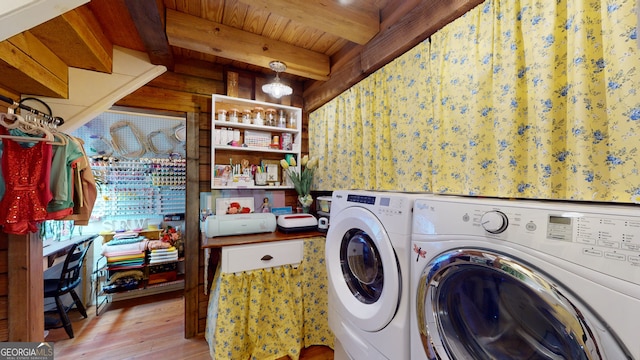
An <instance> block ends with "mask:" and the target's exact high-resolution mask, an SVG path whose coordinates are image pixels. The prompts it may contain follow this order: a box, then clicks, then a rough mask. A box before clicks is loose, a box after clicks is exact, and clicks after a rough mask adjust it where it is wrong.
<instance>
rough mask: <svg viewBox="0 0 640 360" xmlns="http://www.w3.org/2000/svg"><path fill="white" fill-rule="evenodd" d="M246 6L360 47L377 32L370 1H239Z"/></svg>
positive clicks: (376, 18)
mask: <svg viewBox="0 0 640 360" xmlns="http://www.w3.org/2000/svg"><path fill="white" fill-rule="evenodd" d="M240 2H243V3H245V4H247V5H249V6H252V7H258V8H262V9H264V10H265V11H267V12H273V13H275V14H278V15H280V16H283V17H285V18H289V19H292V20H294V21H296V22H298V23H300V24H304V25H307V26H311V27H314V28H316V29H319V30H322V31H324V32H327V33H329V34H333V35H336V36H339V37H341V38H345V39H347V40H350V41H353V42H355V43H356V44H360V45H364V44H366V43H367V42H368V41H369V40H371V39H372V38H373V37H374V36H375V35H376V34H377V33H378V31H380V14H379V11H378V9H377V8H375V7H373V6H366V4H367V3H371V1H370V0H366V1H363V2H360V3H358V2H349V3H350V4H345V3H347V2H345V1H339V0H323V1H320V0H307V1H299V0H240Z"/></svg>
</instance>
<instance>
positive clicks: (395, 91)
mask: <svg viewBox="0 0 640 360" xmlns="http://www.w3.org/2000/svg"><path fill="white" fill-rule="evenodd" d="M428 61H429V54H428V45H427V44H426V43H423V44H421V45H420V46H417V47H415V48H414V49H412V50H411V51H409V52H407V53H406V54H405V55H404V56H402V57H401V58H399V59H397V60H395V61H393V62H392V63H390V64H389V65H387V66H385V67H384V68H383V69H381V70H380V71H378V72H376V73H374V74H372V75H371V76H369V77H368V78H366V79H364V80H363V81H362V82H361V83H360V84H358V85H357V86H354V87H352V88H351V89H349V90H347V91H346V92H345V93H344V94H342V95H341V96H339V97H338V98H336V99H335V100H333V101H331V102H330V103H328V104H327V105H325V106H324V107H322V108H320V109H318V110H317V111H315V112H314V113H312V114H310V119H309V149H310V152H311V154H312V155H313V156H314V157H318V159H319V168H318V169H317V170H316V174H317V176H316V177H315V179H314V181H315V188H316V189H321V190H333V189H349V188H351V189H383V190H404V191H431V189H430V188H429V186H430V185H429V181H428V179H429V176H428V175H429V166H430V162H429V157H428V156H427V154H428V150H429V146H430V145H429V141H428V140H427V135H428V134H426V131H425V129H424V124H426V123H427V122H429V121H430V119H429V117H430V114H431V109H430V103H431V99H430V98H429V97H428V93H429V88H428V87H427V82H428V77H427V76H416V74H420V73H423V74H424V73H425V72H424V69H425V67H426V66H427V64H428ZM425 75H426V74H425ZM353 169H356V171H353Z"/></svg>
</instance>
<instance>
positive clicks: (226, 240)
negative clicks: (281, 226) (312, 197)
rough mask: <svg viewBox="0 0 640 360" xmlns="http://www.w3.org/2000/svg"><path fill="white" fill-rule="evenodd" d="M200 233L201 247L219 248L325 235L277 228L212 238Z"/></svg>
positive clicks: (318, 232)
mask: <svg viewBox="0 0 640 360" xmlns="http://www.w3.org/2000/svg"><path fill="white" fill-rule="evenodd" d="M200 234H201V236H202V245H201V247H202V248H203V249H212V248H221V247H223V246H232V245H244V244H257V243H262V242H269V241H281V240H294V239H307V238H312V237H316V236H325V235H326V234H325V233H323V232H320V231H299V232H289V233H284V232H281V231H278V230H276V231H273V232H268V233H259V234H246V235H233V236H220V237H212V238H210V237H207V236H206V235H205V234H204V233H203V232H201V233H200Z"/></svg>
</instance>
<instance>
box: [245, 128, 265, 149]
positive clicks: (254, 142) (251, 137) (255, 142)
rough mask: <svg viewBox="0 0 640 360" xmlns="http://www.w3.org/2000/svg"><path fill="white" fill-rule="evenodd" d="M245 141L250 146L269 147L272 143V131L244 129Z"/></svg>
mask: <svg viewBox="0 0 640 360" xmlns="http://www.w3.org/2000/svg"><path fill="white" fill-rule="evenodd" d="M244 143H245V144H246V145H247V146H249V147H260V148H268V147H269V144H271V133H269V132H266V131H254V130H245V131H244Z"/></svg>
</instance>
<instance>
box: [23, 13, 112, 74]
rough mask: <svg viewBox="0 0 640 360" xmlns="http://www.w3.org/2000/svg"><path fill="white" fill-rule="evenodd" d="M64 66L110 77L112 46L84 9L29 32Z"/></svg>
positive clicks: (57, 18)
mask: <svg viewBox="0 0 640 360" xmlns="http://www.w3.org/2000/svg"><path fill="white" fill-rule="evenodd" d="M29 31H30V32H31V33H33V34H34V35H35V36H37V37H38V39H40V41H42V43H44V44H45V45H46V46H47V47H48V48H50V49H51V50H52V51H53V52H54V53H55V54H57V55H58V56H59V57H60V59H62V60H63V61H64V62H65V63H66V64H67V65H69V66H71V67H75V68H79V69H86V70H95V71H100V72H104V73H110V72H111V70H112V66H113V45H112V44H111V42H110V41H109V39H107V37H106V36H105V35H104V33H103V32H102V28H101V27H100V24H99V23H98V20H97V19H96V18H95V16H94V15H93V12H91V10H89V8H88V7H87V6H86V5H84V6H81V7H79V8H77V9H74V10H71V11H68V12H66V13H64V14H62V15H60V16H57V17H55V18H53V19H51V20H49V21H47V22H45V23H43V24H40V25H38V26H36V27H34V28H33V29H31V30H29Z"/></svg>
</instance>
